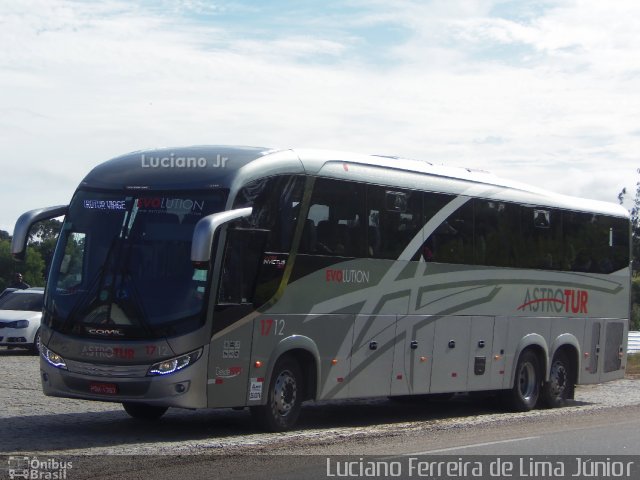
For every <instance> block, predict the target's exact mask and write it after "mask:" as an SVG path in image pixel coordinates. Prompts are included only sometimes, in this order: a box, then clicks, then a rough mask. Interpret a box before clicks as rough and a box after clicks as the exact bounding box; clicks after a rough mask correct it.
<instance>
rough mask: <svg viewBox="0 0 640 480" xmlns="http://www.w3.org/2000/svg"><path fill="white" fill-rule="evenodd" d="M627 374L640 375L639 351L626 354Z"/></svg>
mask: <svg viewBox="0 0 640 480" xmlns="http://www.w3.org/2000/svg"><path fill="white" fill-rule="evenodd" d="M626 371H627V375H640V353H634V354H632V355H629V356H627V370H626Z"/></svg>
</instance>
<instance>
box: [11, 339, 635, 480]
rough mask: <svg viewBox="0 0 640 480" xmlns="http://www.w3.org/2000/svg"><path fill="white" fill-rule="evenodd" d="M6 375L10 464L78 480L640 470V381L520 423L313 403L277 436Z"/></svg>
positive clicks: (21, 373)
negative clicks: (579, 467) (634, 463)
mask: <svg viewBox="0 0 640 480" xmlns="http://www.w3.org/2000/svg"><path fill="white" fill-rule="evenodd" d="M0 364H1V365H2V371H3V375H2V378H1V379H0V405H2V408H1V409H0V455H6V456H9V455H11V456H14V457H18V456H22V457H28V458H31V459H32V458H34V457H37V458H38V459H40V460H42V459H45V460H46V459H54V460H56V459H57V460H58V461H72V462H74V463H73V469H70V470H69V471H68V476H67V478H70V479H74V478H105V479H106V478H153V479H154V480H161V479H164V478H167V479H168V478H171V479H176V478H181V477H187V476H188V478H212V479H213V478H221V479H222V478H224V479H233V478H238V479H240V478H243V479H244V478H247V479H249V478H278V479H287V478H305V479H306V480H311V479H313V478H328V472H327V465H326V463H327V459H328V458H334V457H333V456H336V455H352V456H355V457H351V459H353V458H355V459H356V460H357V459H358V458H359V456H368V455H375V456H378V457H383V458H385V459H391V461H406V459H407V458H408V457H409V456H412V455H413V456H429V457H430V458H431V457H433V458H435V457H434V456H447V457H455V458H458V456H468V455H494V456H495V455H503V456H504V455H520V456H523V455H619V454H624V455H634V456H635V457H632V458H636V457H637V458H639V459H640V433H639V432H640V420H639V419H640V380H632V379H626V380H621V381H617V382H611V383H609V384H605V385H593V386H581V387H579V388H578V390H577V394H576V400H575V401H574V402H572V403H571V405H570V406H568V407H565V408H562V409H554V410H535V411H532V412H527V413H520V414H514V413H505V412H504V411H502V410H501V409H500V407H499V406H498V405H497V404H496V402H495V401H494V400H493V399H491V398H488V399H477V398H472V397H469V396H457V397H456V398H454V399H453V400H452V401H450V402H447V403H425V402H412V403H395V402H391V401H389V400H387V399H372V400H352V401H341V402H326V403H321V404H310V405H306V406H305V407H304V409H303V416H302V419H301V422H300V426H299V428H298V430H296V431H293V432H287V433H283V434H267V433H263V432H261V431H259V430H258V429H256V427H255V426H254V425H253V423H252V421H251V418H250V416H249V414H248V412H247V411H233V410H200V411H183V410H170V411H169V413H168V414H167V415H166V416H165V417H163V419H162V420H161V421H159V422H157V423H144V422H139V421H135V420H133V419H130V418H129V417H128V415H127V414H126V413H124V411H123V410H122V408H121V407H120V406H119V405H118V404H109V403H98V402H85V401H74V400H67V399H55V398H49V397H44V395H43V394H42V393H41V391H40V385H39V380H38V359H37V357H33V356H29V355H25V354H20V353H17V352H16V351H6V350H0ZM5 458H6V457H5ZM365 458H368V457H365ZM398 459H401V460H398ZM639 463H640V461H639ZM334 473H335V472H334ZM0 474H2V469H1V468H0ZM638 478H640V475H639V477H638Z"/></svg>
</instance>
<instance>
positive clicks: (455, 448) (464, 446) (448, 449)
mask: <svg viewBox="0 0 640 480" xmlns="http://www.w3.org/2000/svg"><path fill="white" fill-rule="evenodd" d="M538 438H540V437H523V438H512V439H511V440H498V441H495V442H485V443H474V444H473V445H461V446H459V447H449V448H439V449H438V450H427V451H425V452H414V453H405V454H403V456H405V457H408V456H411V455H430V454H432V453H442V452H451V451H454V450H463V449H465V448H474V447H487V446H489V445H499V444H501V443H512V442H524V441H526V440H536V439H538Z"/></svg>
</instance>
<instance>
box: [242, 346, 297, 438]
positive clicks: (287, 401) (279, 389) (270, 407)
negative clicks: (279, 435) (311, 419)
mask: <svg viewBox="0 0 640 480" xmlns="http://www.w3.org/2000/svg"><path fill="white" fill-rule="evenodd" d="M303 391H304V389H303V383H302V373H301V371H300V366H299V365H298V362H296V361H295V359H293V358H292V357H288V356H287V357H282V358H280V359H279V360H278V361H277V362H276V365H275V367H274V368H273V373H272V374H271V381H270V382H269V390H268V392H267V403H266V405H260V406H257V407H251V415H252V416H253V418H254V419H255V420H256V421H257V422H258V424H259V425H260V426H261V427H262V428H264V429H265V430H268V431H270V432H283V431H286V430H289V429H291V428H292V427H293V426H294V425H295V423H296V421H297V420H298V417H299V416H300V408H301V406H302V394H303Z"/></svg>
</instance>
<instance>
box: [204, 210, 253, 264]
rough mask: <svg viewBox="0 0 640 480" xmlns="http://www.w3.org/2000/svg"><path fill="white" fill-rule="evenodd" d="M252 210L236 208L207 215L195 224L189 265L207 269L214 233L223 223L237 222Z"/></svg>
mask: <svg viewBox="0 0 640 480" xmlns="http://www.w3.org/2000/svg"><path fill="white" fill-rule="evenodd" d="M252 211H253V209H252V208H251V207H248V208H238V209H236V210H227V211H225V212H219V213H214V214H213V215H207V216H206V217H204V218H203V219H201V220H200V221H199V222H198V223H196V227H195V229H194V230H193V241H192V243H191V263H193V266H194V267H196V268H200V269H207V268H209V262H210V261H211V244H212V243H213V238H214V237H215V234H216V231H217V230H218V229H219V228H220V227H221V226H222V225H224V224H225V223H228V222H231V221H233V220H237V219H238V218H242V217H248V216H250V215H251V212H252Z"/></svg>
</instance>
